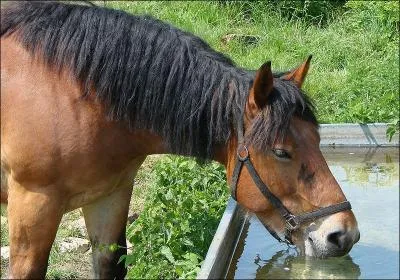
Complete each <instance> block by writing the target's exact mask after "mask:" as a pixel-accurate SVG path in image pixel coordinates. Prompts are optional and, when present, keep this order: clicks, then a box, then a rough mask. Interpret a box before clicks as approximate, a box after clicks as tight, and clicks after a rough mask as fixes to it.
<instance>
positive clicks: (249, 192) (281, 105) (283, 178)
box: [227, 57, 360, 257]
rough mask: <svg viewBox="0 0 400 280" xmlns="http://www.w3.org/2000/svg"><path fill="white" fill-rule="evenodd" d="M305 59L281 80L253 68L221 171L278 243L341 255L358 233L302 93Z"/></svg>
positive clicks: (265, 68) (312, 253) (311, 252)
mask: <svg viewBox="0 0 400 280" xmlns="http://www.w3.org/2000/svg"><path fill="white" fill-rule="evenodd" d="M310 58H311V57H310ZM310 58H309V59H308V60H307V61H306V62H305V63H303V64H302V65H301V66H300V67H298V68H297V69H295V70H294V71H292V72H290V73H286V74H284V75H281V76H280V77H277V76H276V77H274V75H273V74H272V72H271V67H270V65H271V64H270V63H266V64H264V65H263V66H262V67H261V68H260V69H259V70H258V71H257V73H256V74H255V78H254V82H253V85H252V88H251V90H250V93H249V95H248V99H247V102H246V107H245V111H244V116H243V123H241V122H240V121H239V124H238V128H237V130H238V136H237V138H235V139H233V140H232V144H231V145H230V149H229V150H230V152H229V155H228V166H227V172H228V178H230V182H231V186H232V188H233V196H234V197H235V198H236V199H237V201H238V202H239V203H240V204H241V205H243V206H245V207H246V208H248V209H249V210H250V211H252V212H254V213H255V214H256V215H257V216H258V218H259V219H260V220H261V221H262V223H263V224H264V225H265V226H266V227H267V229H269V230H270V232H271V233H272V234H273V235H275V237H276V238H278V239H282V240H286V241H287V242H290V243H293V244H295V245H296V246H297V247H298V248H299V249H300V251H301V252H302V253H303V254H305V255H308V256H316V257H330V256H342V255H345V254H347V253H348V252H349V251H350V249H351V248H352V246H353V245H354V244H355V243H356V242H357V241H358V240H359V238H360V233H359V231H358V227H357V221H356V219H355V217H354V214H353V212H352V211H351V210H350V209H351V207H350V204H349V203H348V202H345V201H346V198H345V196H344V194H343V192H342V190H341V188H340V186H339V184H338V183H337V182H336V180H335V178H334V177H333V175H332V173H331V172H330V170H329V168H328V165H327V164H326V162H325V159H324V157H323V155H322V153H321V151H320V148H319V142H320V137H319V133H318V123H317V121H316V118H315V116H314V113H313V111H312V105H311V103H310V102H309V101H308V99H307V98H306V96H305V95H303V93H302V91H301V89H300V87H301V85H302V83H303V81H304V78H305V76H306V74H307V70H308V68H309V63H310ZM242 128H243V129H244V131H243V132H242V131H241V130H242ZM313 211H316V212H313ZM303 214H305V215H303Z"/></svg>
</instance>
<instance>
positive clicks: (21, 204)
mask: <svg viewBox="0 0 400 280" xmlns="http://www.w3.org/2000/svg"><path fill="white" fill-rule="evenodd" d="M8 194H9V196H8V209H7V211H8V221H9V237H10V238H9V241H10V264H9V265H10V270H9V278H17V279H25V278H27V279H38V278H44V277H45V275H46V270H47V261H48V258H49V253H50V249H51V246H52V244H53V241H54V238H55V235H56V233H57V228H58V225H59V223H60V220H61V217H62V214H63V204H62V202H61V200H60V199H58V198H59V197H60V194H59V193H58V192H57V188H56V187H55V186H46V187H40V188H36V187H33V186H29V188H26V186H21V185H20V184H18V183H17V182H15V181H13V180H9V191H8Z"/></svg>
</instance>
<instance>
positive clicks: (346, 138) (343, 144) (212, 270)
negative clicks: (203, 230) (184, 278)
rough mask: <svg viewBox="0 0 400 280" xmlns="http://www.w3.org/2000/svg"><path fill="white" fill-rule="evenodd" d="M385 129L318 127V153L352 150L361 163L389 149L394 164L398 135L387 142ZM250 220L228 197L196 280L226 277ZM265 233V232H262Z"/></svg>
mask: <svg viewBox="0 0 400 280" xmlns="http://www.w3.org/2000/svg"><path fill="white" fill-rule="evenodd" d="M386 129H387V125H386V124H382V123H374V124H325V125H321V126H320V135H321V150H322V151H323V152H326V153H329V157H330V160H333V161H335V159H336V158H339V157H343V155H349V154H350V155H351V154H353V151H355V150H356V152H357V151H358V153H359V155H360V156H359V157H358V158H356V161H357V160H358V161H359V162H365V160H366V156H367V157H368V159H371V158H373V157H374V159H375V160H378V161H379V160H384V159H380V158H376V157H382V156H381V155H379V153H376V151H378V150H379V149H382V148H383V147H386V148H388V147H389V149H390V150H391V153H392V154H393V153H394V154H397V159H395V160H397V161H398V146H399V136H398V134H396V135H394V136H393V138H392V140H391V141H390V142H389V141H388V139H387V136H386ZM390 147H391V148H390ZM361 155H362V156H361ZM327 160H328V159H327ZM251 217H252V215H251V213H249V212H248V211H247V210H245V209H244V208H242V207H241V206H240V205H238V204H237V203H236V202H235V201H234V200H233V199H232V198H230V199H229V200H228V204H227V207H226V209H225V212H224V214H223V216H222V218H221V221H220V224H219V226H218V229H217V231H216V233H215V236H214V239H213V241H212V243H211V245H210V247H209V250H208V253H207V256H206V258H205V260H204V263H203V265H202V267H201V270H200V272H199V273H198V275H197V278H198V279H222V278H227V275H228V269H229V267H230V264H231V262H232V259H233V256H234V254H235V251H236V249H237V246H238V243H239V240H240V239H241V235H242V232H243V231H244V230H243V228H244V227H245V225H246V223H248V221H249V220H250V219H251ZM265 234H266V235H267V234H268V233H267V232H265ZM238 250H240V249H238ZM236 254H237V253H236Z"/></svg>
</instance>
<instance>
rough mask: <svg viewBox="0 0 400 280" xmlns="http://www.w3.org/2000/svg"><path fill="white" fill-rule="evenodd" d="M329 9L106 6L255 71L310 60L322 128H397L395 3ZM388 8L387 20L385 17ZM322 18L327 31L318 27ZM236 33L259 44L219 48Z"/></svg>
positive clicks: (324, 5)
mask: <svg viewBox="0 0 400 280" xmlns="http://www.w3.org/2000/svg"><path fill="white" fill-rule="evenodd" d="M317 2H318V1H317ZM337 2H338V3H339V4H341V3H342V2H343V3H344V1H337ZM279 3H280V4H279ZM291 3H297V4H296V5H297V6H296V5H294V6H293V5H292V6H291V5H290V4H291ZM302 3H303V4H302ZM307 3H309V5H308V6H307V5H306V4H307ZM332 3H336V2H329V1H322V2H320V4H317V3H316V2H315V1H298V2H291V1H283V2H279V1H262V2H228V3H225V2H222V1H219V2H208V1H207V2H206V1H204V2H203V1H195V2H185V1H183V2H179V1H176V2H175V1H174V2H133V3H132V2H107V6H109V7H113V8H117V9H123V10H125V11H128V12H130V13H133V14H150V15H153V16H154V17H156V18H159V19H161V20H164V21H167V22H169V23H171V24H173V25H174V26H177V27H179V28H181V29H184V30H187V31H189V32H192V33H194V34H196V35H198V36H200V37H201V38H203V39H205V40H206V41H207V42H208V43H209V44H210V45H211V46H213V47H214V48H215V49H217V50H219V51H222V52H224V53H225V54H227V55H229V56H230V57H232V58H233V60H234V61H235V62H236V63H237V64H238V65H240V66H242V67H246V68H250V69H257V68H258V67H259V66H260V65H261V64H262V63H263V62H265V61H266V60H272V65H273V68H274V69H275V70H288V69H291V68H294V67H296V66H297V65H298V64H299V63H301V62H302V61H303V60H304V59H305V58H306V57H307V56H308V55H309V54H313V57H314V58H313V62H312V68H311V71H310V73H309V76H308V79H307V82H306V84H305V86H304V87H305V90H306V91H307V92H308V93H309V95H310V96H311V97H312V98H313V99H314V101H315V103H316V106H317V109H318V116H319V120H320V121H321V122H322V123H332V122H391V121H392V122H393V121H395V120H396V119H398V115H399V106H398V105H399V99H398V87H399V85H398V80H399V52H398V50H399V49H398V42H399V33H398V32H396V28H398V27H396V22H397V24H398V13H397V18H396V16H395V15H396V11H397V12H398V3H397V2H390V3H389V4H387V5H386V6H385V5H379V4H377V5H375V8H371V6H370V5H369V4H371V3H372V2H371V3H368V2H367V3H365V4H362V5H361V4H357V2H348V3H346V5H339V4H337V3H336V4H335V5H336V6H335V5H333V4H332ZM374 3H375V2H373V3H372V4H374ZM301 4H302V5H303V6H301ZM318 5H319V6H318ZM387 6H390V7H389V8H388V7H387ZM296 7H297V8H296ZM301 7H303V8H301ZM306 7H308V8H306ZM318 7H320V8H319V9H318ZM335 7H338V9H336V10H335V9H334V8H335ZM372 7H374V6H372ZM294 8H296V9H297V10H298V11H297V12H295V11H293V9H294ZM311 8H313V10H312V9H311ZM339 8H340V9H339ZM385 8H386V10H389V11H390V12H387V13H385ZM299 11H302V12H299ZM307 11H309V12H307ZM310 11H312V12H310ZM334 11H337V12H334ZM382 11H383V12H382ZM393 11H394V12H393ZM318 12H320V13H321V16H320V18H323V23H324V24H315V21H314V20H313V18H316V17H318V16H317V15H318ZM304 13H306V14H307V15H308V16H304ZM310 13H311V14H310ZM329 13H330V14H331V15H329V16H328V14H329ZM387 14H389V16H386V17H385V15H387ZM289 15H292V16H289ZM302 15H303V16H302ZM388 18H390V20H388ZM397 31H398V30H397ZM232 33H235V34H246V35H257V36H258V37H259V40H258V43H256V44H252V45H246V44H245V43H244V42H241V41H235V40H232V41H230V42H229V43H228V44H224V43H222V41H221V38H222V37H223V36H224V35H226V34H232Z"/></svg>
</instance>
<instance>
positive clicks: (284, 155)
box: [272, 149, 291, 159]
mask: <svg viewBox="0 0 400 280" xmlns="http://www.w3.org/2000/svg"><path fill="white" fill-rule="evenodd" d="M272 152H273V153H274V154H275V155H276V156H277V157H278V158H286V159H290V158H291V156H290V155H289V153H288V152H286V151H285V150H283V149H272Z"/></svg>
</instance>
